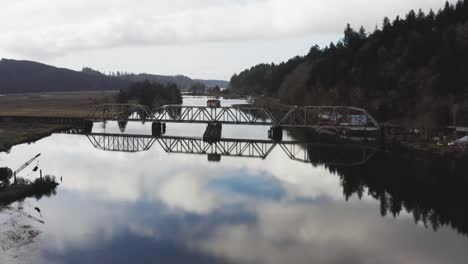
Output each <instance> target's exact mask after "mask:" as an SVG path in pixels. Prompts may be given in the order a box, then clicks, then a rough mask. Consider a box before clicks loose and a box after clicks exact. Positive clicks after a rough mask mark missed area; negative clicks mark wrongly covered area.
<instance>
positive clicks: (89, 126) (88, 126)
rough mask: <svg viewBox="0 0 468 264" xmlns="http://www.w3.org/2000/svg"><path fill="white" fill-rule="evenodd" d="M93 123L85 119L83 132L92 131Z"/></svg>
mask: <svg viewBox="0 0 468 264" xmlns="http://www.w3.org/2000/svg"><path fill="white" fill-rule="evenodd" d="M93 124H94V123H93V121H89V120H85V121H84V124H83V132H84V133H87V134H89V133H91V132H93Z"/></svg>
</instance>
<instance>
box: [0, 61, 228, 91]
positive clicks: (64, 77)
mask: <svg viewBox="0 0 468 264" xmlns="http://www.w3.org/2000/svg"><path fill="white" fill-rule="evenodd" d="M144 80H149V81H150V82H157V83H161V84H164V85H167V84H169V83H175V84H176V85H177V86H178V87H179V88H180V89H181V90H189V89H190V87H191V86H192V84H193V83H194V82H202V83H204V84H205V85H206V86H208V87H211V86H215V85H218V86H220V87H227V86H228V84H229V83H228V82H227V81H218V80H192V79H191V78H189V77H187V76H183V75H176V76H164V75H154V74H118V75H112V76H111V75H105V74H103V73H101V72H99V71H96V70H93V69H91V68H87V67H85V68H83V70H82V71H74V70H69V69H64V68H57V67H54V66H50V65H46V64H42V63H38V62H33V61H23V60H11V59H2V60H1V61H0V94H8V93H34V92H64V91H96V90H121V89H124V88H127V87H128V86H129V85H130V84H131V83H133V82H141V81H144Z"/></svg>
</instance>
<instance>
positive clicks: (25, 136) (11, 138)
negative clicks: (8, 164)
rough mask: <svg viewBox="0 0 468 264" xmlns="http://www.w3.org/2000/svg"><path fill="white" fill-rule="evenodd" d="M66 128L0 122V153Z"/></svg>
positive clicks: (50, 125)
mask: <svg viewBox="0 0 468 264" xmlns="http://www.w3.org/2000/svg"><path fill="white" fill-rule="evenodd" d="M64 128H66V127H65V126H63V125H54V124H36V123H35V124H24V123H10V122H8V123H6V122H0V152H4V151H8V150H9V149H10V148H11V147H13V146H15V145H19V144H23V143H31V142H35V141H37V140H39V139H41V138H44V137H47V136H50V135H51V134H52V133H54V132H56V131H59V130H62V129H64Z"/></svg>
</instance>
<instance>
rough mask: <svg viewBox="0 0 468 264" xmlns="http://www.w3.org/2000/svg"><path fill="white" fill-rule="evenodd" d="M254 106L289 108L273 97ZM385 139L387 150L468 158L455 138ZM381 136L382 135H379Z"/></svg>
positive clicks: (258, 100)
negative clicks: (453, 143) (455, 141)
mask: <svg viewBox="0 0 468 264" xmlns="http://www.w3.org/2000/svg"><path fill="white" fill-rule="evenodd" d="M253 104H254V105H255V106H258V107H263V108H267V109H270V110H271V111H272V112H275V111H281V110H282V109H284V108H285V107H286V108H289V107H290V106H285V105H284V104H281V103H280V101H279V99H278V98H271V97H258V98H255V99H254V100H253ZM385 132H386V133H385V135H384V139H382V138H380V139H379V140H378V142H382V141H383V142H382V144H383V145H385V146H386V148H388V149H390V150H393V149H395V150H398V151H408V152H414V153H419V154H430V155H434V156H440V157H453V158H457V159H458V158H466V157H467V156H468V144H467V145H449V143H451V142H453V140H454V138H453V136H451V137H450V135H446V139H445V140H444V139H443V138H444V137H443V136H439V137H435V136H434V137H427V138H426V139H423V136H422V135H419V136H417V135H413V136H402V135H394V134H389V133H387V132H388V131H387V129H385ZM379 136H381V134H380V135H379Z"/></svg>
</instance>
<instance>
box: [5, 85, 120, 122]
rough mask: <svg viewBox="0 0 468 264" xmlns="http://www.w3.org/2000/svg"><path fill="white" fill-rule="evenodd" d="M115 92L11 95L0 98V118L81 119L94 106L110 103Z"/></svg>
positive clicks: (113, 98)
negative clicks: (41, 117) (50, 117)
mask: <svg viewBox="0 0 468 264" xmlns="http://www.w3.org/2000/svg"><path fill="white" fill-rule="evenodd" d="M115 94H116V92H115V91H99V92H63V93H40V94H13V95H4V96H0V116H54V117H83V116H86V115H87V114H88V113H89V111H91V110H92V109H93V108H94V106H95V105H98V104H103V103H111V102H114V100H115Z"/></svg>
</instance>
